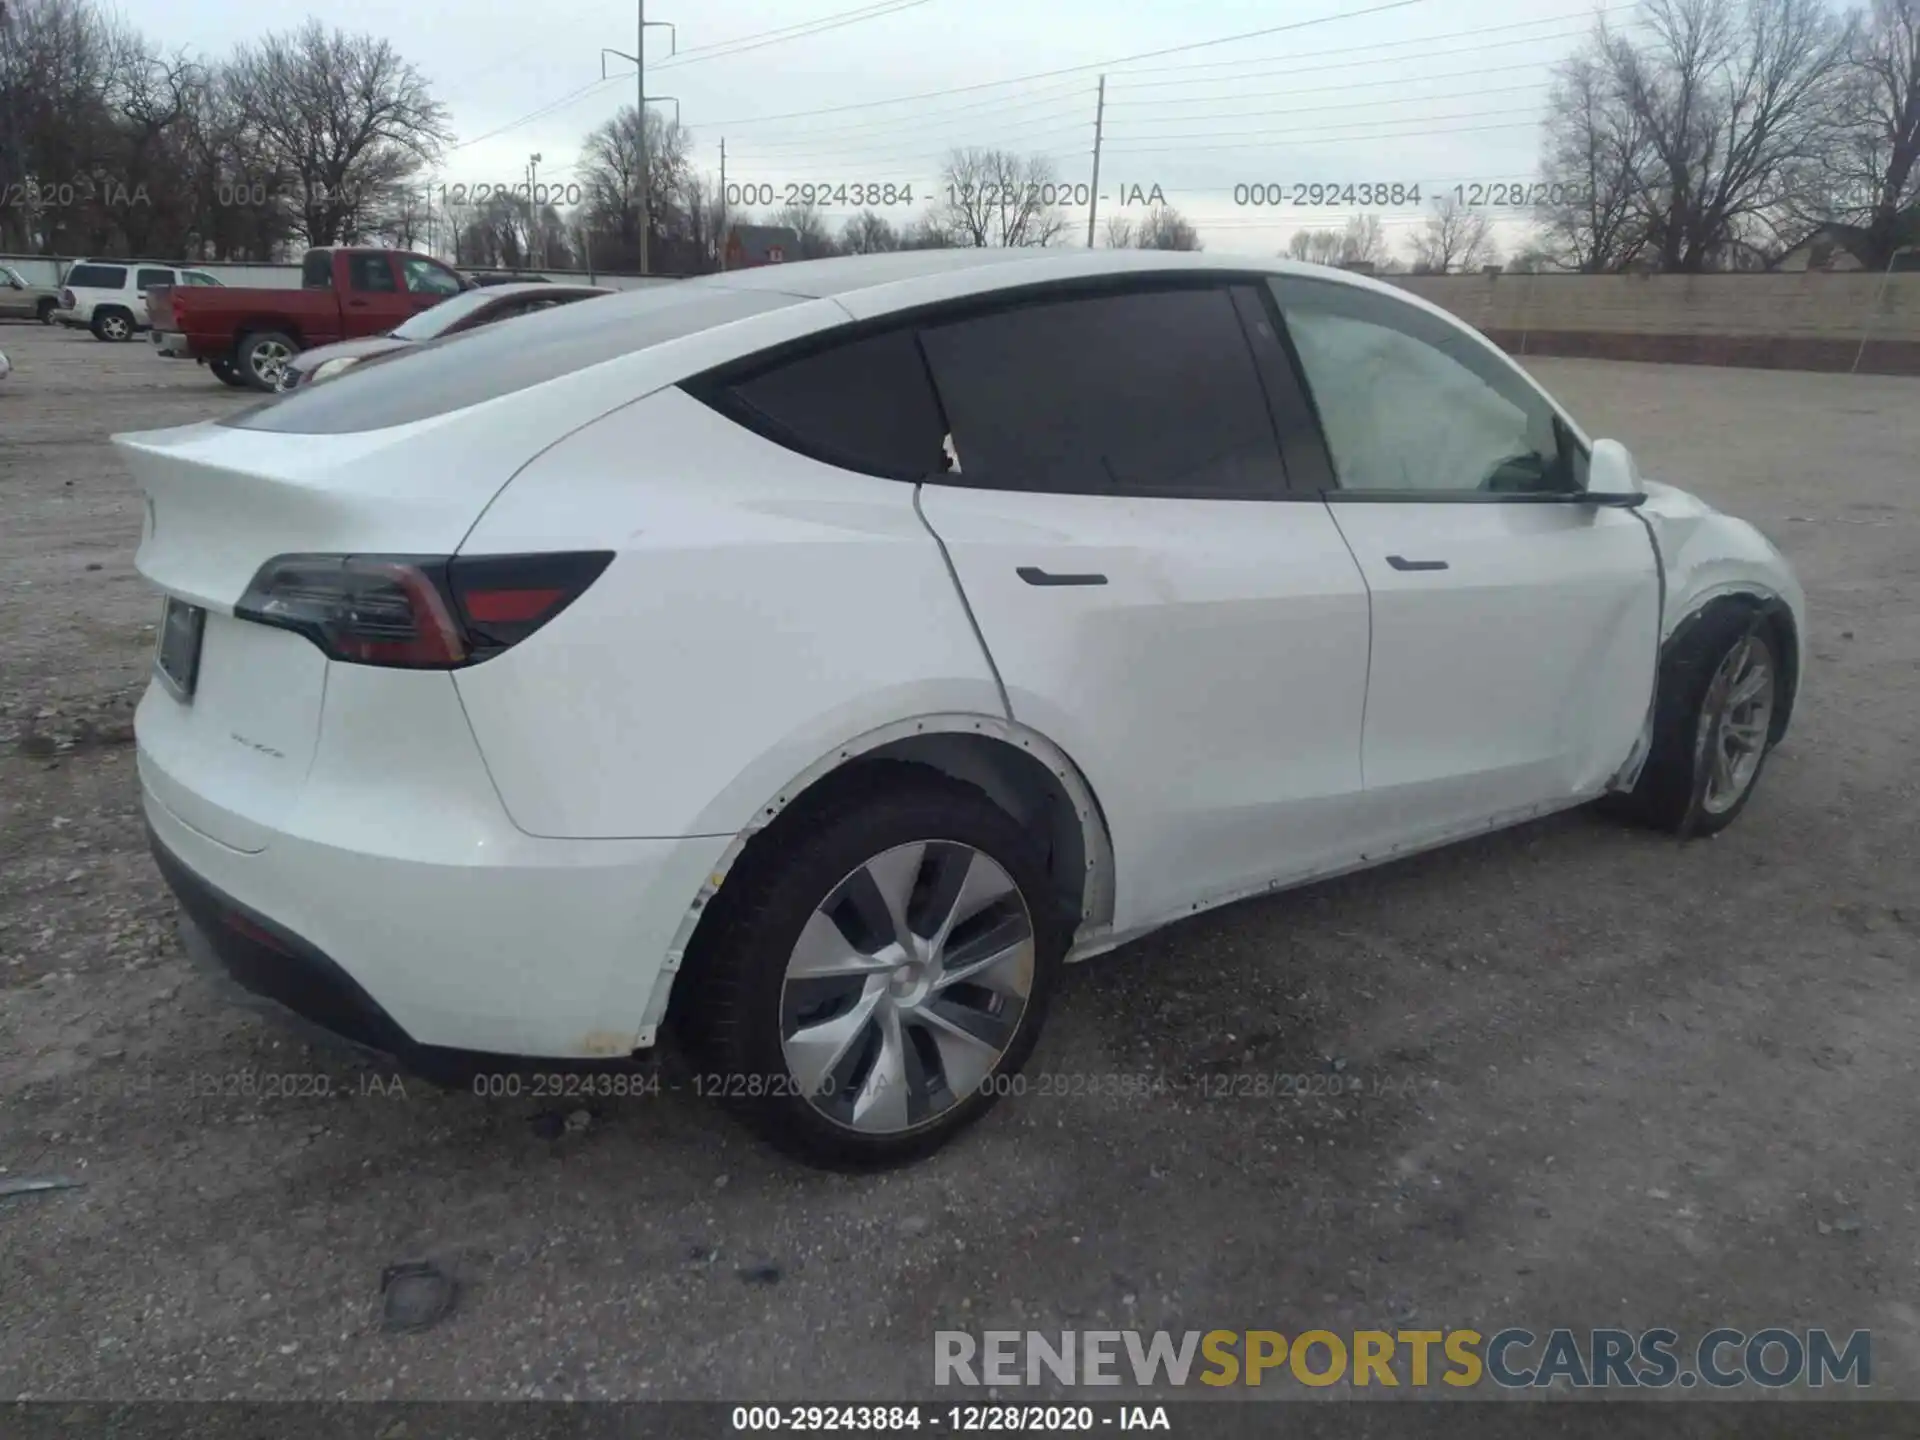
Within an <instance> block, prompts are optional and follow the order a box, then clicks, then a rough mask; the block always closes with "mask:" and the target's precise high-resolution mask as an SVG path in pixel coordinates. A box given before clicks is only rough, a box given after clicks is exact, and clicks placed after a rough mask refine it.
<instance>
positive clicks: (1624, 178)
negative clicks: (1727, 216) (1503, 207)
mask: <svg viewBox="0 0 1920 1440" xmlns="http://www.w3.org/2000/svg"><path fill="white" fill-rule="evenodd" d="M1548 105H1549V114H1548V118H1547V124H1546V135H1545V150H1546V154H1545V159H1544V162H1543V164H1542V167H1541V173H1542V179H1543V182H1544V183H1543V187H1542V188H1543V192H1544V194H1545V198H1546V202H1547V203H1546V204H1544V205H1543V206H1542V207H1541V209H1540V218H1541V224H1542V228H1543V230H1544V232H1545V239H1544V243H1545V244H1546V246H1547V247H1548V248H1549V249H1550V250H1551V251H1552V253H1553V256H1554V258H1555V260H1556V262H1557V263H1559V264H1560V265H1563V266H1564V267H1565V268H1567V269H1569V270H1582V271H1586V272H1588V273H1590V274H1593V273H1601V272H1605V271H1611V270H1618V269H1620V268H1621V267H1622V266H1624V265H1626V264H1627V263H1628V262H1629V261H1632V260H1635V259H1637V258H1638V257H1639V255H1640V252H1641V251H1642V250H1643V249H1644V248H1645V246H1646V243H1647V235H1648V215H1647V209H1646V203H1645V200H1646V184H1647V181H1646V177H1647V175H1648V174H1649V173H1650V172H1651V169H1652V165H1653V160H1654V151H1653V147H1652V145H1651V144H1650V143H1649V141H1648V134H1647V126H1646V124H1645V123H1644V122H1643V121H1642V120H1641V118H1640V115H1639V113H1638V112H1637V111H1636V110H1634V109H1633V108H1632V107H1631V106H1629V105H1625V104H1623V103H1621V102H1620V100H1619V97H1618V92H1617V90H1616V88H1615V86H1614V82H1613V77H1612V70H1611V67H1610V66H1609V65H1608V64H1607V63H1606V57H1605V55H1604V54H1595V53H1592V52H1591V51H1590V52H1589V53H1586V54H1581V55H1576V56H1574V57H1573V58H1572V59H1571V60H1569V61H1567V62H1566V63H1565V64H1564V65H1562V66H1561V67H1560V69H1559V71H1558V73H1557V74H1556V75H1555V77H1554V85H1553V91H1552V95H1551V98H1550V99H1549V102H1548Z"/></svg>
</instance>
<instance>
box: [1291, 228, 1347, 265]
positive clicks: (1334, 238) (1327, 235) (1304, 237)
mask: <svg viewBox="0 0 1920 1440" xmlns="http://www.w3.org/2000/svg"><path fill="white" fill-rule="evenodd" d="M1285 254H1286V256H1287V258H1288V259H1290V260H1305V261H1307V262H1308V263H1310V264H1313V265H1335V264H1338V263H1339V261H1340V232H1339V231H1338V230H1296V231H1294V232H1293V234H1291V235H1289V236H1288V237H1287V248H1286V251H1285Z"/></svg>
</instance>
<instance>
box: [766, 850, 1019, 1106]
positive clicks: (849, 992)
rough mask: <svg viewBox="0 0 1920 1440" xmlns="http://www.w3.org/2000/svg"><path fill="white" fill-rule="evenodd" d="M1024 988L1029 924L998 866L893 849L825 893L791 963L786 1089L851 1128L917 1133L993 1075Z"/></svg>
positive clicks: (784, 1041)
mask: <svg viewBox="0 0 1920 1440" xmlns="http://www.w3.org/2000/svg"><path fill="white" fill-rule="evenodd" d="M1033 982H1034V931H1033V918H1032V916H1031V914H1030V913H1029V911H1028V909H1027V903H1026V899H1025V897H1024V896H1022V895H1021V893H1020V887H1019V886H1018V885H1016V884H1015V883H1014V881H1013V878H1012V877H1011V876H1010V875H1008V873H1007V872H1006V870H1005V869H1004V868H1003V867H1002V866H1001V865H1000V863H999V862H998V861H996V860H995V859H994V858H993V857H992V856H990V855H988V854H986V853H985V852H984V851H980V850H976V849H974V848H973V847H972V846H970V845H963V844H960V843H958V842H957V841H947V840H924V841H916V842H913V843H911V844H906V845H897V846H895V847H893V848H892V849H890V850H887V851H885V852H883V853H881V854H879V855H875V856H874V857H873V858H871V859H869V860H868V861H867V862H866V863H865V864H863V865H861V866H859V867H858V868H857V869H855V870H854V871H853V872H852V873H850V874H849V875H847V876H846V877H845V878H844V879H843V880H841V881H840V883H839V884H838V885H836V886H835V887H834V888H833V890H832V892H831V893H830V894H829V895H828V896H827V898H826V899H825V900H823V901H822V902H821V903H820V905H819V906H817V907H816V908H815V910H814V911H813V913H812V914H811V915H810V916H808V918H807V922H806V924H805V926H804V927H803V928H802V930H801V932H800V938H799V940H798V941H797V942H796V943H795V945H794V947H793V951H792V953H791V954H790V955H789V957H788V959H787V967H786V975H785V980H784V983H783V985H782V989H781V998H780V1036H781V1050H782V1053H783V1054H784V1056H785V1059H786V1063H787V1069H788V1073H789V1077H790V1079H791V1081H792V1084H793V1087H794V1090H795V1092H796V1093H798V1094H799V1095H801V1096H803V1097H804V1098H805V1099H806V1100H807V1101H808V1103H810V1104H811V1105H812V1106H813V1107H814V1108H815V1109H816V1110H817V1111H819V1112H820V1113H821V1114H822V1115H824V1116H825V1117H827V1118H828V1119H829V1120H832V1121H833V1122H835V1123H836V1124H839V1125H842V1126H845V1127H846V1128H848V1129H851V1130H854V1131H858V1132H862V1133H865V1134H872V1135H881V1134H898V1133H900V1132H902V1131H907V1130H913V1129H918V1128H920V1127H922V1126H924V1125H926V1124H928V1123H930V1122H932V1121H934V1120H936V1119H938V1118H939V1117H940V1116H941V1115H942V1114H944V1113H945V1112H946V1111H948V1110H950V1109H952V1108H953V1107H954V1106H956V1105H958V1104H960V1103H961V1102H962V1101H963V1100H965V1099H966V1098H967V1097H968V1096H970V1095H972V1094H974V1093H975V1092H977V1091H978V1090H979V1089H980V1088H981V1086H982V1085H984V1084H985V1083H986V1082H987V1081H989V1080H990V1079H991V1077H992V1076H993V1075H994V1073H995V1071H996V1070H997V1068H998V1067H999V1064H1000V1062H1001V1060H1002V1058H1003V1057H1004V1056H1005V1054H1006V1052H1007V1049H1008V1047H1009V1046H1010V1045H1011V1044H1012V1043H1013V1040H1014V1037H1015V1036H1016V1035H1018V1034H1019V1031H1020V1024H1021V1020H1022V1018H1023V1017H1024V1016H1025V1014H1026V1008H1027V1001H1028V997H1029V996H1030V995H1031V993H1032V989H1033Z"/></svg>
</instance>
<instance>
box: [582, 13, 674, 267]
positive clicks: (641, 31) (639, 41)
mask: <svg viewBox="0 0 1920 1440" xmlns="http://www.w3.org/2000/svg"><path fill="white" fill-rule="evenodd" d="M634 9H635V11H636V12H637V13H636V16H635V21H634V27H633V33H634V37H635V38H634V44H633V54H631V55H629V54H627V53H626V51H624V50H610V49H606V48H602V49H601V51H600V78H601V79H602V80H604V79H606V78H607V56H609V55H618V56H619V57H620V58H621V59H622V60H631V61H632V62H633V98H634V110H633V120H634V128H635V131H636V132H637V133H636V134H635V136H634V146H635V149H636V150H637V151H638V152H639V156H640V177H639V179H640V185H639V190H640V273H641V274H642V275H644V274H646V273H647V231H648V230H649V229H651V228H652V221H653V196H652V194H651V193H650V184H649V180H650V177H649V175H648V166H647V27H648V26H649V25H653V26H658V27H659V28H661V29H664V30H665V31H667V54H668V55H669V56H673V55H675V54H678V53H679V49H680V41H679V36H678V34H677V33H676V32H675V31H674V28H673V24H672V22H671V21H667V20H649V19H647V0H635V6H634ZM660 98H661V99H663V100H664V99H667V98H669V97H667V96H664V95H663V96H661V97H660ZM675 104H676V107H677V105H678V102H677V101H676V102H675ZM676 114H677V108H676Z"/></svg>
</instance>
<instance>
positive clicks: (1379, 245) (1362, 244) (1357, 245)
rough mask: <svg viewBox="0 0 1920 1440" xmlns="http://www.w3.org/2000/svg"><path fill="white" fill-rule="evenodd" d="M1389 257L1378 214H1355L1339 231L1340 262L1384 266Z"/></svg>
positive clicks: (1390, 253)
mask: <svg viewBox="0 0 1920 1440" xmlns="http://www.w3.org/2000/svg"><path fill="white" fill-rule="evenodd" d="M1391 259H1392V250H1391V247H1389V246H1388V244H1387V232H1386V227H1385V226H1383V225H1382V224H1381V223H1380V217H1379V216H1378V215H1356V216H1354V217H1353V218H1352V219H1351V220H1349V221H1347V223H1346V226H1345V228H1344V229H1342V230H1341V232H1340V258H1339V263H1340V264H1342V265H1356V264H1363V265H1374V266H1385V265H1386V264H1388V263H1389V261H1390V260H1391Z"/></svg>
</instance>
